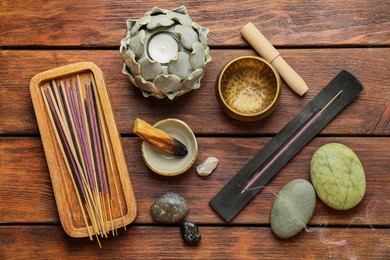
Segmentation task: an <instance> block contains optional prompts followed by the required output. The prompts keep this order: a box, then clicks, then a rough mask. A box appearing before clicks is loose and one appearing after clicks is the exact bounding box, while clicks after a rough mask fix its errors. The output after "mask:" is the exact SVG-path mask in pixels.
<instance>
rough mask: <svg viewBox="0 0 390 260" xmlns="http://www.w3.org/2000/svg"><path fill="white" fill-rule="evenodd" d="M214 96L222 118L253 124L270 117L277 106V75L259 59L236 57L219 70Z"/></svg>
mask: <svg viewBox="0 0 390 260" xmlns="http://www.w3.org/2000/svg"><path fill="white" fill-rule="evenodd" d="M215 93H216V97H217V100H218V102H219V104H220V106H221V108H222V110H223V111H224V112H225V113H226V114H228V115H229V116H231V117H232V118H234V119H237V120H240V121H256V120H259V119H262V118H265V117H266V116H268V115H269V114H271V113H272V111H273V110H274V109H275V107H276V105H277V104H278V103H279V99H280V95H281V83H280V77H279V73H278V72H277V71H276V69H275V68H274V67H273V66H272V65H271V64H270V63H269V62H267V61H266V60H264V59H262V58H259V57H255V56H243V57H239V58H236V59H234V60H232V61H230V62H229V63H227V64H226V65H225V66H224V67H223V68H222V70H221V71H220V73H219V75H218V77H217V81H216V84H215Z"/></svg>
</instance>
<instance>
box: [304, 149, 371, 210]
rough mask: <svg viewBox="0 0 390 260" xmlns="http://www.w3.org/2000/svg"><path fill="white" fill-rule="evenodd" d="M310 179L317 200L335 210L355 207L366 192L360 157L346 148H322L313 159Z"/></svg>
mask: <svg viewBox="0 0 390 260" xmlns="http://www.w3.org/2000/svg"><path fill="white" fill-rule="evenodd" d="M310 175H311V181H312V183H313V186H314V189H315V191H316V193H317V195H318V197H319V198H320V199H321V200H322V201H323V202H324V203H325V204H326V205H328V206H329V207H331V208H333V209H337V210H347V209H351V208H353V207H355V206H356V205H357V204H359V202H360V201H361V200H362V199H363V196H364V194H365V192H366V177H365V173H364V169H363V166H362V164H361V162H360V160H359V158H358V157H357V155H356V154H355V153H354V152H353V151H352V150H351V149H350V148H348V147H347V146H345V145H343V144H339V143H329V144H326V145H323V146H322V147H320V148H319V149H318V150H317V151H316V152H315V153H314V155H313V157H312V159H311V163H310Z"/></svg>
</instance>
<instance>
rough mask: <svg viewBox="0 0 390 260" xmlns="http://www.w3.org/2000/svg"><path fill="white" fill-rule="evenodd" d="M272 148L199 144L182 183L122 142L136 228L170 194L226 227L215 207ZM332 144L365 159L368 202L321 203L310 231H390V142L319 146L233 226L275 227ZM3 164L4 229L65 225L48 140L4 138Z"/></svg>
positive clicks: (135, 143) (132, 141) (0, 205)
mask: <svg viewBox="0 0 390 260" xmlns="http://www.w3.org/2000/svg"><path fill="white" fill-rule="evenodd" d="M268 140H269V138H207V137H198V144H199V154H198V158H197V161H196V162H195V164H194V166H193V167H192V168H191V169H190V170H189V171H188V172H186V173H184V174H182V175H179V176H176V177H163V176H160V175H157V174H155V173H153V172H151V171H150V170H149V169H148V168H147V167H146V166H145V164H144V163H143V161H142V159H141V154H140V145H141V139H140V138H135V137H126V138H122V143H123V146H124V150H125V154H126V160H127V164H128V168H129V171H130V175H131V178H132V182H133V186H134V191H135V195H136V200H137V205H138V216H137V218H136V220H135V223H137V224H148V223H154V221H153V220H152V218H151V216H150V214H149V210H150V206H151V205H152V203H153V202H154V200H156V199H157V198H158V197H160V196H161V195H162V194H163V193H164V192H166V191H174V192H177V193H179V194H181V195H182V196H183V197H184V198H185V199H186V200H187V202H188V204H189V207H190V210H189V213H188V218H189V219H191V220H193V221H196V222H198V223H202V224H210V223H211V224H222V223H224V221H223V220H222V219H221V218H219V217H218V216H217V215H216V214H215V213H214V211H213V210H212V209H211V208H210V207H209V205H208V201H209V200H210V199H211V198H212V197H213V196H214V195H215V194H216V193H217V191H218V190H219V189H220V188H222V186H223V185H224V184H225V183H226V182H227V181H228V180H229V179H230V178H231V177H232V176H233V175H234V174H236V173H237V171H238V170H239V169H240V168H241V167H242V166H243V164H244V163H245V162H246V161H247V160H248V159H249V158H250V157H252V156H253V155H254V154H255V153H256V151H257V150H258V149H260V148H261V147H263V146H264V144H265V143H266V142H267V141H268ZM330 142H339V143H343V144H345V145H347V146H348V147H350V148H351V149H353V150H354V151H355V153H356V154H357V155H358V156H359V158H360V160H361V162H362V164H363V166H364V168H365V171H366V179H367V190H366V195H365V197H364V199H363V201H362V202H361V203H360V204H359V205H358V206H357V207H355V208H354V209H351V210H348V211H336V210H332V209H330V208H328V207H327V206H325V205H324V204H323V203H322V202H320V201H319V200H318V201H317V206H316V210H315V214H314V216H313V218H312V220H311V222H310V224H311V225H351V226H354V225H390V222H389V221H390V220H389V217H388V216H389V215H390V208H389V207H388V205H389V204H390V189H386V188H385V187H386V186H388V185H390V176H389V174H388V170H387V169H388V168H389V161H390V154H389V152H388V151H390V142H389V139H388V138H385V137H381V138H374V137H367V138H359V137H319V138H315V139H313V140H312V141H311V142H310V143H309V144H308V145H307V146H306V147H305V148H304V149H303V150H302V151H301V152H300V153H299V154H298V155H297V156H296V157H295V158H294V159H293V160H292V161H291V162H290V163H289V164H287V165H286V167H284V168H283V169H282V170H281V171H280V172H279V173H278V175H277V176H276V177H275V178H274V179H273V180H272V181H271V182H270V183H269V184H268V185H267V188H265V189H263V190H262V191H260V193H259V194H258V195H257V196H256V197H255V198H254V199H253V200H252V201H251V202H250V203H249V204H248V206H247V207H246V208H245V209H244V210H243V211H242V212H241V213H240V214H239V215H238V216H237V217H236V218H235V219H234V220H233V222H232V223H230V224H255V225H258V224H261V225H264V224H267V223H269V214H270V210H271V207H272V204H273V201H274V198H275V194H277V193H278V191H279V190H280V189H281V188H282V187H283V186H284V185H285V184H286V183H287V182H289V181H291V180H293V179H296V178H303V179H307V180H310V176H309V175H310V174H309V164H310V159H311V156H312V155H313V153H314V151H315V150H316V149H318V148H319V147H320V146H322V145H324V144H326V143H330ZM208 156H216V157H217V158H218V159H219V161H220V162H219V165H218V167H217V168H216V170H215V171H214V172H213V174H212V175H211V176H209V177H207V178H202V177H199V176H198V175H197V174H196V170H195V168H196V166H197V165H198V164H199V163H201V162H202V161H203V160H205V159H206V158H207V157H208ZM0 157H1V161H2V164H1V169H0V172H1V173H2V174H1V178H0V187H1V190H0V216H2V217H1V219H0V223H59V220H58V216H57V211H56V206H55V203H54V198H53V190H52V187H51V182H50V178H49V173H48V169H47V166H46V161H45V157H44V154H43V150H42V147H41V141H40V139H39V138H36V137H31V138H27V137H26V138H15V137H13V138H0ZM20 158H28V159H27V160H21V159H20Z"/></svg>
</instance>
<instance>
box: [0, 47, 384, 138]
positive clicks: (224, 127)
mask: <svg viewBox="0 0 390 260" xmlns="http://www.w3.org/2000/svg"><path fill="white" fill-rule="evenodd" d="M280 52H281V54H282V55H283V56H284V57H285V59H286V60H287V61H288V62H289V63H290V64H291V66H292V67H293V68H295V70H296V71H297V72H298V73H299V74H300V75H301V76H302V78H303V79H304V80H305V81H306V83H307V84H308V86H309V91H308V93H306V94H305V96H304V97H299V96H298V95H296V94H295V93H293V92H292V90H290V89H289V88H288V87H287V86H286V84H285V83H284V82H283V87H282V88H283V91H282V96H281V101H280V104H279V106H278V107H277V108H276V110H275V111H274V113H273V114H272V115H271V116H269V117H268V118H266V119H264V120H262V121H259V122H254V123H241V122H237V121H234V120H232V119H231V118H230V117H228V116H226V115H225V114H224V113H223V112H222V110H221V109H220V108H219V105H218V103H217V101H216V98H215V94H214V82H215V79H216V76H217V74H218V72H219V70H220V69H221V68H222V65H221V64H224V63H226V62H228V61H229V60H231V59H233V58H235V57H238V56H242V55H255V52H254V51H252V50H229V51H225V50H213V51H212V56H213V61H212V62H211V63H210V64H209V67H208V68H207V71H206V75H205V77H204V78H203V80H202V86H201V88H200V89H198V90H194V91H192V92H190V93H188V94H186V95H184V96H182V97H178V98H177V99H175V100H173V101H170V100H167V99H164V100H159V99H155V98H144V97H143V96H142V94H141V93H140V91H139V90H138V89H137V88H135V87H133V86H131V84H130V83H129V81H128V79H127V78H126V76H125V75H122V74H121V69H122V58H121V56H120V53H119V51H110V50H101V51H98V50H89V51H78V50H73V51H64V50H53V51H22V50H2V51H0V72H1V73H0V82H1V83H0V84H1V85H0V133H1V134H19V133H21V134H36V133H37V132H38V129H37V126H36V121H35V115H34V113H33V108H32V104H31V97H30V93H29V89H28V86H29V82H30V80H31V78H32V77H33V76H34V75H35V74H37V73H39V72H41V71H44V70H47V69H51V68H54V67H58V66H62V65H66V64H70V63H74V62H79V61H85V60H88V61H92V62H94V63H95V64H97V65H98V66H99V67H100V68H101V69H102V70H103V73H104V74H105V76H106V78H107V84H108V88H109V89H110V92H111V96H112V101H113V107H114V109H115V114H116V118H117V123H118V126H119V130H120V132H121V133H124V134H129V133H132V126H133V123H134V120H135V118H137V117H140V118H142V119H144V120H146V121H148V122H150V123H155V122H157V121H159V120H161V119H165V118H168V117H174V118H179V119H181V120H183V121H185V122H186V123H188V124H189V125H190V126H191V127H192V128H193V130H194V132H195V134H197V135H203V134H206V135H210V134H221V135H229V134H234V135H262V134H267V135H269V134H274V133H276V132H278V131H279V130H280V129H281V128H282V127H283V126H284V125H286V124H287V122H288V121H289V120H291V119H292V118H293V117H294V116H295V115H297V114H298V113H299V112H300V111H301V109H302V108H303V106H304V105H305V104H307V103H308V102H309V101H310V100H311V99H312V98H313V97H314V96H315V95H316V94H317V93H318V92H319V91H320V89H322V88H323V87H324V86H326V85H327V84H328V83H329V82H330V80H331V79H332V78H333V77H334V76H336V75H337V74H338V73H339V72H340V71H341V70H342V69H347V70H349V71H350V72H351V73H353V74H354V75H355V76H356V77H357V78H358V79H360V80H361V81H362V83H363V85H364V86H365V90H363V92H362V93H361V94H360V95H359V96H358V98H357V100H355V101H354V102H353V103H352V104H350V105H349V106H348V107H347V108H346V109H345V110H344V111H342V113H341V114H340V115H338V116H337V117H336V119H335V120H334V121H332V123H331V124H330V125H328V126H327V127H326V128H325V129H324V130H323V131H322V133H323V134H327V135H334V134H336V135H340V134H343V135H345V134H352V135H389V134H390V123H389V122H390V112H389V111H390V97H389V95H390V94H389V91H388V90H389V85H388V84H386V82H390V74H389V73H388V71H390V67H389V66H390V65H389V62H388V60H389V59H390V49H389V48H373V49H372V48H364V49H303V50H293V49H285V50H280ZM32 61H34V62H32ZM157 111H158V112H157ZM356 115H358V116H356ZM208 122H212V123H208Z"/></svg>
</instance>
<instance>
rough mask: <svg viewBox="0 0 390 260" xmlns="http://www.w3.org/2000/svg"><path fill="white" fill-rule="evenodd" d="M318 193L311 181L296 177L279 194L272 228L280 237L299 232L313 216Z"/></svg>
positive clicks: (273, 211) (273, 214)
mask: <svg viewBox="0 0 390 260" xmlns="http://www.w3.org/2000/svg"><path fill="white" fill-rule="evenodd" d="M315 206H316V193H315V191H314V188H313V186H312V185H311V184H310V182H308V181H306V180H303V179H296V180H293V181H290V182H289V183H287V184H286V185H285V186H284V187H283V188H282V189H281V190H280V191H279V194H278V195H277V197H276V199H275V201H274V204H273V206H272V211H271V229H272V232H273V233H274V234H275V235H276V236H277V237H279V238H290V237H293V236H295V235H296V234H298V233H299V232H300V231H301V230H302V229H303V228H304V227H305V226H306V225H307V223H308V222H309V220H310V219H311V217H312V216H313V213H314V209H315Z"/></svg>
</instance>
